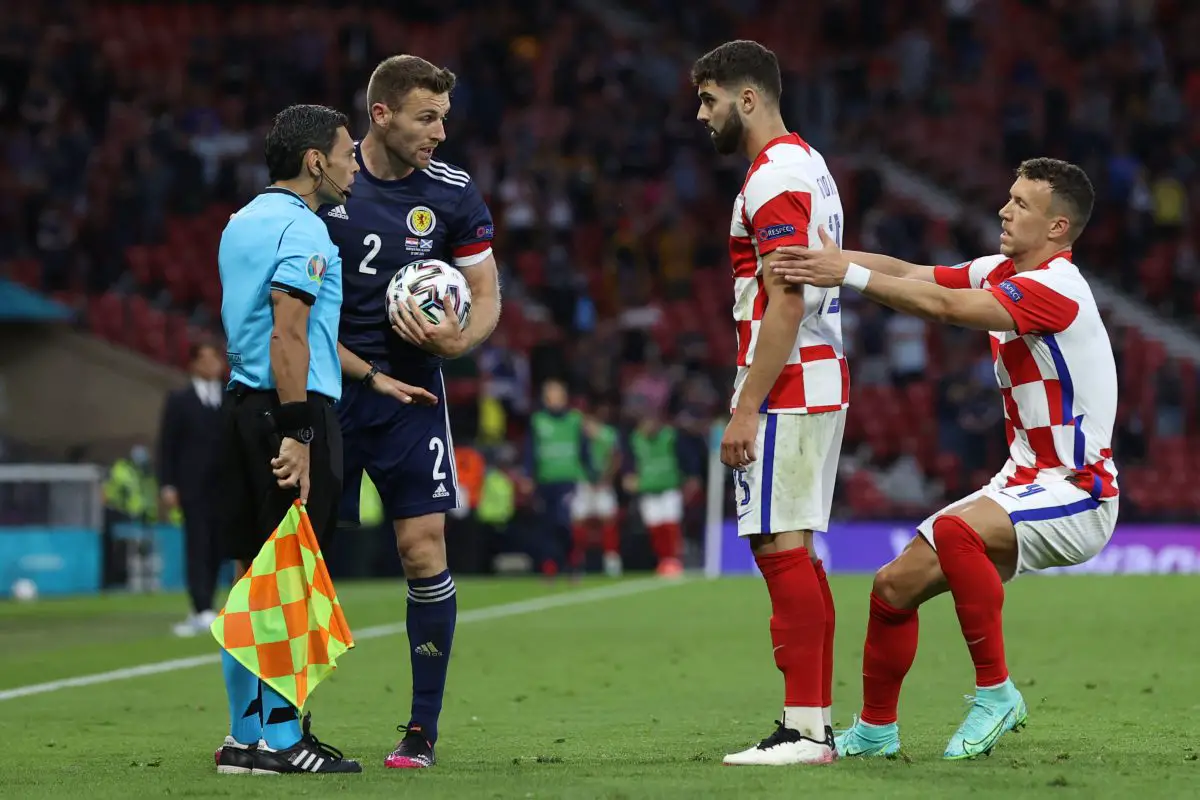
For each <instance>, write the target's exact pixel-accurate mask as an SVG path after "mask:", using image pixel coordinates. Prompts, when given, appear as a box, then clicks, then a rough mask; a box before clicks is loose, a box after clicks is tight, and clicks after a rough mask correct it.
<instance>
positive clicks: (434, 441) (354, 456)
mask: <svg viewBox="0 0 1200 800" xmlns="http://www.w3.org/2000/svg"><path fill="white" fill-rule="evenodd" d="M400 379H401V380H404V378H400ZM406 382H407V383H411V384H417V383H419V384H420V385H424V386H425V388H427V389H428V390H429V391H431V392H433V393H434V394H435V395H437V397H438V404H437V405H436V406H415V405H414V406H408V405H403V404H401V403H400V402H398V401H396V400H394V399H392V398H390V397H384V396H383V395H381V394H379V393H378V392H376V391H375V390H374V389H372V388H371V387H369V386H364V385H363V384H361V383H357V382H347V383H346V385H345V386H344V387H343V389H342V399H341V402H339V403H338V407H337V412H338V422H339V423H341V426H342V441H343V446H344V448H345V450H344V452H345V478H344V486H345V489H344V492H343V494H342V503H341V509H340V513H339V517H340V518H341V519H342V520H343V521H346V522H357V521H358V497H359V491H360V489H361V485H362V473H363V470H366V473H367V475H368V476H370V478H371V482H372V483H374V484H375V488H376V489H378V490H379V497H380V499H381V500H382V501H383V508H384V512H385V513H386V514H387V515H388V517H389V518H390V519H394V520H395V519H411V518H412V517H422V516H425V515H426V514H438V513H445V512H447V511H450V510H451V509H453V508H456V507H457V506H458V475H457V473H456V472H455V469H454V442H453V440H452V439H451V438H450V412H449V409H448V408H447V407H446V385H445V383H444V382H443V380H442V376H441V370H437V371H435V372H433V373H432V375H431V377H430V379H429V380H422V381H413V380H408V381H406Z"/></svg>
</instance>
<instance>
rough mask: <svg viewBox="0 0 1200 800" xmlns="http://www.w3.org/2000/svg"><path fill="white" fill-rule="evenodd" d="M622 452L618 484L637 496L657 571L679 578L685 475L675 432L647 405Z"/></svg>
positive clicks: (657, 412)
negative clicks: (625, 454) (625, 455)
mask: <svg viewBox="0 0 1200 800" xmlns="http://www.w3.org/2000/svg"><path fill="white" fill-rule="evenodd" d="M626 450H627V452H628V456H629V457H628V458H626V459H625V463H626V464H628V468H627V469H626V471H625V476H624V478H623V480H622V483H623V484H624V486H625V491H627V492H629V493H630V494H631V495H632V494H636V495H638V513H639V514H640V515H641V517H642V524H643V525H645V526H646V531H647V533H649V535H650V544H651V546H652V547H653V548H654V554H655V555H656V556H657V557H658V569H657V572H658V574H659V575H663V576H666V577H675V576H677V575H680V574H681V573H682V572H683V564H682V562H681V561H680V555H682V551H683V528H682V524H681V523H682V522H683V492H682V491H681V489H682V488H683V483H684V479H685V475H684V472H683V468H682V467H681V461H680V457H679V435H678V432H677V431H676V430H675V428H674V427H672V426H670V425H667V424H665V423H664V421H663V419H662V417H661V412H659V411H658V410H656V409H653V408H650V407H649V406H647V408H645V409H644V413H643V414H642V415H641V419H640V421H639V422H638V425H637V427H636V428H634V429H633V431H632V432H631V433H630V434H629V440H628V442H627V443H626Z"/></svg>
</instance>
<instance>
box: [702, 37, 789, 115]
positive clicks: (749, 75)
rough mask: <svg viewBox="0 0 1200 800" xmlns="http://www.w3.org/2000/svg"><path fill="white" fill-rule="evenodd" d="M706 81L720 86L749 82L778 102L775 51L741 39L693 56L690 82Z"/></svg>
mask: <svg viewBox="0 0 1200 800" xmlns="http://www.w3.org/2000/svg"><path fill="white" fill-rule="evenodd" d="M708 81H712V82H713V83H715V84H717V85H718V86H720V87H721V88H723V89H734V88H737V87H738V85H739V84H746V83H749V84H751V85H752V86H754V88H756V89H758V90H759V91H760V92H762V93H763V95H764V96H765V97H767V98H768V99H769V100H770V101H771V102H773V103H778V102H779V98H780V96H782V95H783V79H782V78H781V77H780V75H779V59H777V58H776V57H775V53H774V52H772V51H770V50H768V49H767V48H765V47H763V46H762V45H761V44H759V43H758V42H751V41H747V40H745V39H738V40H737V41H733V42H726V43H725V44H723V45H721V46H720V47H718V48H716V49H714V50H711V51H709V52H707V53H705V54H704V55H702V56H700V58H698V59H696V63H695V64H693V65H692V84H693V85H695V86H699V85H700V84H702V83H706V82H708Z"/></svg>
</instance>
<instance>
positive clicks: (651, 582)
mask: <svg viewBox="0 0 1200 800" xmlns="http://www.w3.org/2000/svg"><path fill="white" fill-rule="evenodd" d="M678 583H680V581H675V582H671V581H664V580H662V579H661V578H650V579H645V580H637V581H628V582H626V583H618V584H616V585H614V586H601V587H597V588H595V589H584V590H582V591H578V592H568V593H566V594H555V595H549V596H547V597H534V598H531V599H529V600H518V601H517V602H514V603H503V604H501V605H496V606H484V607H483V608H475V609H471V610H470V611H463V612H461V613H460V614H459V615H458V624H460V625H461V624H464V623H468V622H482V621H484V620H489V619H502V618H504V617H516V616H520V615H522V614H532V613H534V612H536V611H548V610H549V609H552V608H563V607H565V606H575V605H580V604H582V603H591V602H594V601H597V600H610V599H613V598H616V597H626V596H628V595H634V594H642V593H643V592H650V591H653V590H655V589H662V588H664V587H667V586H674V585H677V584H678ZM404 630H405V626H404V623H403V622H394V623H390V624H388V625H373V626H371V627H369V628H363V629H362V630H360V631H357V632H355V633H354V641H355V642H356V643H357V642H361V641H365V640H367V639H378V638H380V637H382V636H393V635H395V634H398V633H403V632H404ZM220 661H221V656H220V655H219V654H213V653H209V654H207V655H203V656H191V657H189V658H173V659H171V660H169V661H156V662H154V663H151V664H140V665H138V666H136V667H123V668H121V669H114V670H109V671H108V672H97V673H94V674H92V675H80V676H79V677H77V678H63V679H61V680H57V681H46V682H45V683H34V684H30V685H29V686H18V687H17V688H15V689H4V690H2V691H0V702H4V701H5V700H16V699H18V698H21V697H30V696H32V695H35V694H46V693H47V692H57V691H59V690H61V689H74V688H77V687H80V686H95V685H96V684H99V683H112V682H114V681H124V680H129V679H130V678H141V677H144V676H146V675H160V674H162V673H164V672H177V671H178V670H181V669H191V668H192V667H201V666H205V665H207V664H217V663H220Z"/></svg>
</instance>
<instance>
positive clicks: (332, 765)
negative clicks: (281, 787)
mask: <svg viewBox="0 0 1200 800" xmlns="http://www.w3.org/2000/svg"><path fill="white" fill-rule="evenodd" d="M311 718H312V715H311V714H305V715H304V720H303V722H302V723H301V726H302V730H303V732H304V734H303V736H301V737H300V741H298V742H296V743H295V744H294V745H292V746H291V747H289V748H287V749H286V750H272V749H271V748H269V747H267V746H266V744H265V743H262V742H260V743H259V745H258V748H257V749H256V750H255V751H254V774H255V775H289V774H294V773H306V772H311V773H317V774H319V773H325V772H346V773H349V772H362V764H359V763H358V762H357V761H354V760H353V759H349V758H345V757H344V756H342V751H341V750H338V749H337V748H336V747H331V746H330V745H327V744H325V743H324V742H322V741H320V740H319V739H317V737H315V736H313V735H312V732H311V731H310V730H309V726H310V722H311Z"/></svg>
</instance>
